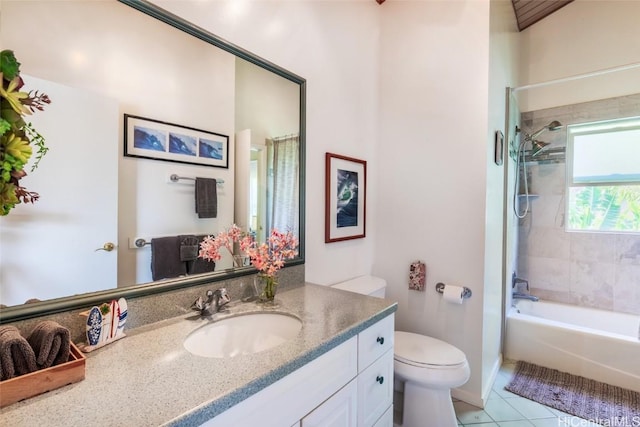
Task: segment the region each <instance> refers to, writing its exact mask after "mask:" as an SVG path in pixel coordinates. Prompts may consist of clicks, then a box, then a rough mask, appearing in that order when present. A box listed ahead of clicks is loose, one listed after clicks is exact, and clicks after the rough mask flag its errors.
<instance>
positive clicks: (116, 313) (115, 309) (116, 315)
mask: <svg viewBox="0 0 640 427" xmlns="http://www.w3.org/2000/svg"><path fill="white" fill-rule="evenodd" d="M109 305H110V306H111V307H110V308H111V328H110V329H109V339H111V338H113V337H115V336H116V333H117V332H118V325H119V324H120V306H119V305H118V301H116V300H113V301H111V304H109Z"/></svg>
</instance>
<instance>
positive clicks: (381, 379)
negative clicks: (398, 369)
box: [376, 375, 384, 384]
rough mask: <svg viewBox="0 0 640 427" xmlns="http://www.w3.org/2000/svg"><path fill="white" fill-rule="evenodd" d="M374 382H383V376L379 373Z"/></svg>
mask: <svg viewBox="0 0 640 427" xmlns="http://www.w3.org/2000/svg"><path fill="white" fill-rule="evenodd" d="M376 382H378V383H380V384H382V383H383V382H384V377H381V376H380V375H378V376H377V377H376Z"/></svg>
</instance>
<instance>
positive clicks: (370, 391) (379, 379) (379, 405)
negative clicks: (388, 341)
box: [358, 349, 393, 427]
mask: <svg viewBox="0 0 640 427" xmlns="http://www.w3.org/2000/svg"><path fill="white" fill-rule="evenodd" d="M392 401H393V349H391V350H389V351H387V352H386V353H385V354H384V355H383V356H382V357H380V359H378V360H377V361H375V362H374V363H373V364H372V365H371V366H369V367H368V368H367V369H365V370H364V371H363V372H361V373H360V374H359V375H358V427H371V426H373V425H374V424H375V423H376V421H378V419H379V418H380V416H381V415H382V414H384V413H385V412H386V411H387V409H389V407H390V406H391V403H392Z"/></svg>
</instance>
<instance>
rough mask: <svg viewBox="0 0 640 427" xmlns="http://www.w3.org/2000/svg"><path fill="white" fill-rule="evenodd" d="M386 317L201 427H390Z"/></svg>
mask: <svg viewBox="0 0 640 427" xmlns="http://www.w3.org/2000/svg"><path fill="white" fill-rule="evenodd" d="M393 325H394V315H393V314H392V315H389V316H387V317H385V318H384V319H382V320H380V321H379V322H377V323H375V324H373V325H372V326H370V327H369V328H367V329H365V330H364V331H362V332H360V333H359V334H358V336H354V337H352V338H350V339H349V340H347V341H346V342H344V343H342V344H340V345H338V346H337V347H336V348H334V349H332V350H329V351H328V352H326V353H325V354H323V355H322V356H320V357H318V358H317V359H315V360H313V361H311V362H309V363H308V364H306V365H304V366H302V367H301V368H299V369H297V370H296V371H294V372H292V373H291V374H289V375H287V376H286V377H284V378H282V379H280V380H279V381H276V382H275V383H273V384H271V385H270V386H268V387H266V388H264V389H262V390H261V391H259V392H257V393H256V394H254V395H252V396H251V397H249V398H247V399H245V400H243V401H242V402H240V403H238V404H237V405H235V406H232V407H231V408H230V409H228V410H227V411H225V412H223V413H221V414H220V415H218V416H217V417H215V418H213V419H211V420H209V421H208V422H206V423H205V424H203V426H206V427H228V426H230V425H233V426H234V427H255V426H260V427H282V426H292V427H392V425H393V422H392V421H393V417H392V413H393V410H392V407H391V406H392V397H393Z"/></svg>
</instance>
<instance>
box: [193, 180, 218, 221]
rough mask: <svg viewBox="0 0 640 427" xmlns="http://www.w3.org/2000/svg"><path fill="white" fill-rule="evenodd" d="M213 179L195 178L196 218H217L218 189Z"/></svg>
mask: <svg viewBox="0 0 640 427" xmlns="http://www.w3.org/2000/svg"><path fill="white" fill-rule="evenodd" d="M217 184H218V183H217V181H216V180H215V179H214V178H198V177H196V190H195V192H196V213H197V214H198V218H216V217H217V216H218V188H217V186H218V185H217Z"/></svg>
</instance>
